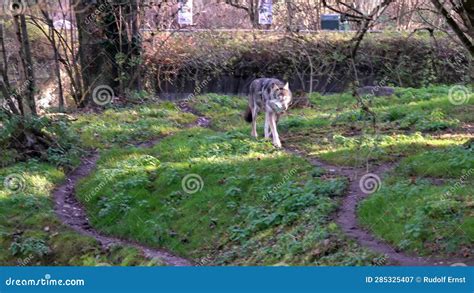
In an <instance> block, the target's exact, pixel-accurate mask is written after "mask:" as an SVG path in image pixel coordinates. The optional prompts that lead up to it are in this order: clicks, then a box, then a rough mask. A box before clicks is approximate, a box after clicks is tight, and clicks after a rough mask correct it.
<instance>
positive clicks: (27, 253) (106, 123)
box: [0, 103, 195, 266]
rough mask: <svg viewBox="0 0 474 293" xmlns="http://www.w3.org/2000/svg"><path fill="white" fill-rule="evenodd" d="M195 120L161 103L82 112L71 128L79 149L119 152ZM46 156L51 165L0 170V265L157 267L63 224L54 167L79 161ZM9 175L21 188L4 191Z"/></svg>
mask: <svg viewBox="0 0 474 293" xmlns="http://www.w3.org/2000/svg"><path fill="white" fill-rule="evenodd" d="M194 119H195V117H194V116H193V115H186V114H182V113H180V111H179V110H177V109H176V107H175V106H174V105H173V104H171V103H159V104H154V105H148V106H139V107H134V108H121V109H109V110H106V111H105V112H104V113H102V114H82V115H80V116H79V117H78V120H77V121H75V122H74V123H73V125H72V128H73V129H74V130H75V131H76V132H77V133H78V134H79V135H80V136H81V140H80V141H81V142H82V145H81V147H83V148H89V147H97V148H110V147H116V148H120V147H123V146H126V145H129V144H131V143H133V142H137V141H141V140H143V141H145V140H147V139H151V138H156V137H160V136H163V135H166V134H168V133H170V132H174V131H178V130H179V129H180V128H182V127H183V124H186V123H190V122H192V121H194ZM50 155H54V157H50V158H49V161H51V162H50V163H45V162H39V161H36V160H33V159H30V160H28V162H27V163H15V164H13V165H10V166H8V167H5V168H1V169H0V182H2V185H1V186H0V235H1V237H0V264H1V265H81V266H82V265H87V266H94V265H160V263H159V262H157V261H150V260H147V259H145V258H144V256H143V255H141V252H139V251H138V250H136V249H134V248H130V247H121V246H117V247H113V248H112V249H110V250H107V251H104V250H103V249H102V248H101V246H100V244H99V243H97V242H96V241H95V240H94V239H92V238H90V237H85V236H80V235H78V234H77V233H76V232H74V231H72V230H71V229H69V228H68V227H65V226H64V225H62V224H61V223H60V222H59V220H58V219H57V217H56V215H55V213H54V209H53V200H52V198H51V196H52V194H51V193H52V190H53V188H54V186H55V185H57V184H60V183H61V182H62V181H63V180H64V177H65V174H64V171H63V169H64V168H63V167H58V166H56V164H55V165H53V163H54V162H58V163H61V162H68V163H70V162H72V164H75V165H77V163H78V162H77V160H75V157H69V156H72V155H71V154H66V156H65V155H64V154H63V155H61V154H59V153H58V154H50ZM73 155H75V154H73ZM52 159H54V160H52ZM12 174H17V175H18V176H19V178H20V180H21V182H22V185H23V186H24V189H22V190H20V191H18V192H14V191H11V190H9V189H7V188H6V186H5V185H4V184H3V181H4V180H5V178H6V177H7V176H9V175H12Z"/></svg>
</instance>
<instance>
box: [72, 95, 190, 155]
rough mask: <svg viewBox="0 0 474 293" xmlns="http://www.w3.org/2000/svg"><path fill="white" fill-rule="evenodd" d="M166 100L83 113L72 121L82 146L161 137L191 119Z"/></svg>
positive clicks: (123, 142)
mask: <svg viewBox="0 0 474 293" xmlns="http://www.w3.org/2000/svg"><path fill="white" fill-rule="evenodd" d="M195 118H196V117H194V116H193V115H191V114H184V113H182V112H180V111H179V110H178V109H177V108H176V106H175V105H174V104H172V103H170V102H160V103H156V104H152V105H145V106H138V107H133V108H119V109H113V108H112V109H107V110H106V111H104V112H103V113H100V114H84V115H80V116H79V117H78V120H77V121H76V122H75V123H74V124H73V127H74V129H76V131H77V132H78V133H79V134H80V137H81V141H82V144H83V146H85V147H95V148H108V147H112V146H124V145H129V144H132V143H134V142H140V141H146V140H150V139H153V138H157V137H162V136H164V135H167V134H169V133H172V132H175V131H177V130H179V129H180V128H181V127H182V125H184V124H187V123H191V122H193V121H194V120H195Z"/></svg>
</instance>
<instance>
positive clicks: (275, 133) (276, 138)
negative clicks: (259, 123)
mask: <svg viewBox="0 0 474 293" xmlns="http://www.w3.org/2000/svg"><path fill="white" fill-rule="evenodd" d="M276 121H277V114H276V113H270V129H271V131H272V137H273V145H274V146H276V147H277V148H281V142H280V137H279V136H278V131H277V126H276Z"/></svg>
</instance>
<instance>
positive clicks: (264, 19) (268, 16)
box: [258, 0, 273, 24]
mask: <svg viewBox="0 0 474 293" xmlns="http://www.w3.org/2000/svg"><path fill="white" fill-rule="evenodd" d="M272 6H273V5H272V0H260V5H259V7H258V23H259V24H272V20H273V12H272V10H273V7H272Z"/></svg>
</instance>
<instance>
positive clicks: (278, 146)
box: [273, 141, 281, 149]
mask: <svg viewBox="0 0 474 293" xmlns="http://www.w3.org/2000/svg"><path fill="white" fill-rule="evenodd" d="M273 145H274V146H275V147H276V148H279V149H281V142H279V141H274V142H273Z"/></svg>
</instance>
